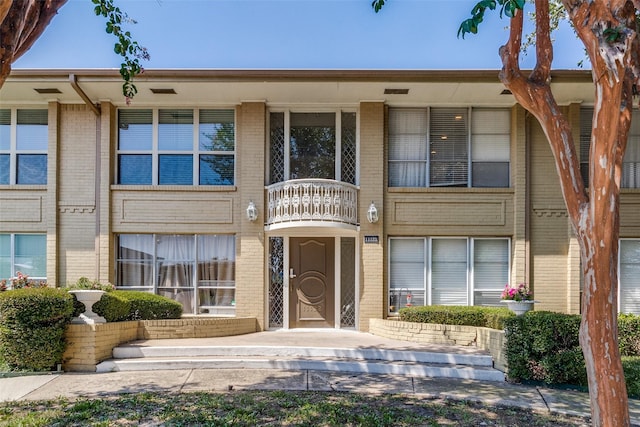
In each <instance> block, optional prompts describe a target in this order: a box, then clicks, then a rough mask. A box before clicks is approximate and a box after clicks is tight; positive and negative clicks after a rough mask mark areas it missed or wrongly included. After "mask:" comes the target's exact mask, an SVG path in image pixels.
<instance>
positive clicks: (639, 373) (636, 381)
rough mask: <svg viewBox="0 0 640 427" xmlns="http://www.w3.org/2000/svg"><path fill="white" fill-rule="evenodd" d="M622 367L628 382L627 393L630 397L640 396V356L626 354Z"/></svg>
mask: <svg viewBox="0 0 640 427" xmlns="http://www.w3.org/2000/svg"><path fill="white" fill-rule="evenodd" d="M622 368H623V369H624V379H625V381H626V383H627V394H628V395H629V397H634V398H639V397H640V357H638V356H634V357H630V356H625V357H623V358H622Z"/></svg>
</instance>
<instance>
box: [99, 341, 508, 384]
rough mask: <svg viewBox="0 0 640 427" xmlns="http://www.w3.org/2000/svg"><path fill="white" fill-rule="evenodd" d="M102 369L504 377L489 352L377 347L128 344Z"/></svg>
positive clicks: (479, 378) (499, 378) (501, 379)
mask: <svg viewBox="0 0 640 427" xmlns="http://www.w3.org/2000/svg"><path fill="white" fill-rule="evenodd" d="M113 355H114V358H113V359H111V360H107V361H104V362H102V363H100V364H99V365H98V366H97V368H96V369H97V371H98V372H113V371H143V370H163V369H282V370H322V371H338V372H353V373H373V374H395V375H407V376H421V377H434V378H459V379H475V380H485V381H504V380H505V377H504V373H502V372H500V371H498V370H496V369H493V367H492V365H493V362H492V359H491V356H489V355H484V354H458V353H442V352H426V351H406V350H403V351H399V350H390V349H373V348H359V349H358V348H328V347H274V346H140V345H123V346H120V347H116V348H115V349H114V350H113Z"/></svg>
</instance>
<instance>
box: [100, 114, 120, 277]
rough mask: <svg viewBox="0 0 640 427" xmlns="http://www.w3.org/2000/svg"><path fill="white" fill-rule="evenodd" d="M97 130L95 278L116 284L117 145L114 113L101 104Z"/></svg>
mask: <svg viewBox="0 0 640 427" xmlns="http://www.w3.org/2000/svg"><path fill="white" fill-rule="evenodd" d="M100 109H101V117H100V129H99V132H100V133H99V140H98V144H99V146H98V150H99V151H98V153H97V154H98V156H97V159H96V160H97V165H98V167H99V174H98V177H97V178H98V180H99V182H98V186H97V190H98V200H97V206H96V211H97V212H98V218H97V219H96V220H97V222H98V223H97V230H96V231H97V233H96V239H97V244H96V251H97V252H98V253H97V258H98V277H97V279H98V280H99V281H101V282H103V283H104V282H111V283H116V278H115V268H114V267H115V259H116V256H115V251H116V248H115V247H114V245H112V244H111V243H112V241H113V240H112V239H111V183H114V182H115V179H113V175H114V171H115V168H114V167H112V165H114V164H115V161H116V158H115V148H116V144H117V132H116V131H112V130H113V129H116V109H115V107H114V106H113V104H111V103H110V102H102V103H101V105H100Z"/></svg>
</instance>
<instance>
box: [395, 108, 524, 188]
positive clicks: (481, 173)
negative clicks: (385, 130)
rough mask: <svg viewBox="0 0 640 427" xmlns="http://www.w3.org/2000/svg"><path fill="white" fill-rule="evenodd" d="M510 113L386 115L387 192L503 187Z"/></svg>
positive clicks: (404, 111)
mask: <svg viewBox="0 0 640 427" xmlns="http://www.w3.org/2000/svg"><path fill="white" fill-rule="evenodd" d="M510 117H511V116H510V112H509V110H508V109H488V108H473V109H471V108H430V109H395V108H392V109H390V110H389V186H390V187H508V186H509V158H510V148H509V147H510V138H511V137H510V132H511V131H510V128H511V126H510V120H511V119H510Z"/></svg>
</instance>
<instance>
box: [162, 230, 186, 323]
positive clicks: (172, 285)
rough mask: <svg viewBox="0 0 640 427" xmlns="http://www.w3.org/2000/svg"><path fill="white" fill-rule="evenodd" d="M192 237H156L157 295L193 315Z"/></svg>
mask: <svg viewBox="0 0 640 427" xmlns="http://www.w3.org/2000/svg"><path fill="white" fill-rule="evenodd" d="M194 250H195V248H194V240H193V236H184V235H158V236H156V251H157V252H156V257H157V258H156V262H157V265H158V293H159V294H160V295H164V296H167V297H169V298H171V299H174V300H176V301H178V302H180V303H181V304H182V306H183V307H184V312H185V313H193V305H194V301H193V299H194V292H193V261H194V259H195V256H194Z"/></svg>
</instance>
